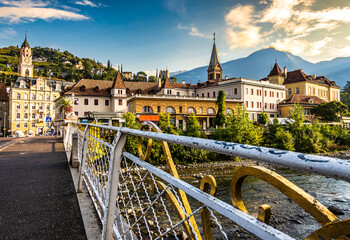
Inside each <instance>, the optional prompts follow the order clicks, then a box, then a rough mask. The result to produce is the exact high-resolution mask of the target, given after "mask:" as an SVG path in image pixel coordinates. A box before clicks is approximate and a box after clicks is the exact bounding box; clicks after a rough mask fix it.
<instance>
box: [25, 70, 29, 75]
mask: <svg viewBox="0 0 350 240" xmlns="http://www.w3.org/2000/svg"><path fill="white" fill-rule="evenodd" d="M25 76H26V77H29V69H26V72H25Z"/></svg>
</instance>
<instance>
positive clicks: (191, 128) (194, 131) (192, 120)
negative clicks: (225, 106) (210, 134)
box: [184, 113, 206, 138]
mask: <svg viewBox="0 0 350 240" xmlns="http://www.w3.org/2000/svg"><path fill="white" fill-rule="evenodd" d="M184 134H185V135H186V136H189V137H201V138H206V135H205V133H204V132H202V131H201V126H200V125H199V122H198V118H197V117H196V114H194V113H191V114H190V115H189V117H188V119H187V121H186V130H185V131H184Z"/></svg>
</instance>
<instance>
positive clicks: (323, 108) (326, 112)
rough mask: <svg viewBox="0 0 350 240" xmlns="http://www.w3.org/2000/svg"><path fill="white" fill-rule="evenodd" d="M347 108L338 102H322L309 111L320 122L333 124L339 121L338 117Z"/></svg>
mask: <svg viewBox="0 0 350 240" xmlns="http://www.w3.org/2000/svg"><path fill="white" fill-rule="evenodd" d="M347 109H348V108H347V106H346V105H345V104H344V103H342V102H338V101H331V102H323V103H321V104H319V105H318V106H316V107H314V108H313V109H311V113H312V114H314V115H315V116H316V117H319V118H321V120H322V121H326V122H334V121H339V119H340V117H341V116H342V115H343V114H345V113H346V112H347Z"/></svg>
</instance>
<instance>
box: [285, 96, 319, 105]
mask: <svg viewBox="0 0 350 240" xmlns="http://www.w3.org/2000/svg"><path fill="white" fill-rule="evenodd" d="M322 102H325V101H324V100H322V99H321V98H319V97H316V96H308V95H301V94H293V95H292V96H291V97H289V98H287V99H284V100H283V101H282V102H280V103H279V105H283V104H296V103H298V104H315V105H318V104H320V103H322Z"/></svg>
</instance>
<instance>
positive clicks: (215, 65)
mask: <svg viewBox="0 0 350 240" xmlns="http://www.w3.org/2000/svg"><path fill="white" fill-rule="evenodd" d="M214 79H222V67H221V64H220V60H219V55H218V51H217V50H216V44H215V33H214V44H213V50H212V52H211V57H210V62H209V67H208V80H214Z"/></svg>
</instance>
